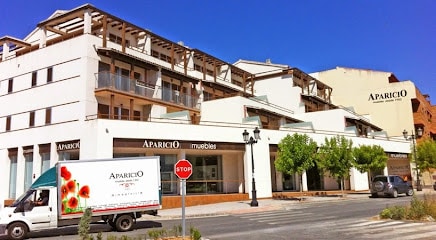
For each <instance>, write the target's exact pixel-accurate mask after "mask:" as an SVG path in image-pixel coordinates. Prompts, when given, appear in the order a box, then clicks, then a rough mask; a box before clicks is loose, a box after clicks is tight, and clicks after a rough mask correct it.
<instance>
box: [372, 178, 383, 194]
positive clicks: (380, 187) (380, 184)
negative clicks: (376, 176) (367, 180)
mask: <svg viewBox="0 0 436 240" xmlns="http://www.w3.org/2000/svg"><path fill="white" fill-rule="evenodd" d="M384 186H385V184H384V183H383V182H382V181H377V182H375V183H374V189H375V190H376V191H377V192H381V191H383V188H384Z"/></svg>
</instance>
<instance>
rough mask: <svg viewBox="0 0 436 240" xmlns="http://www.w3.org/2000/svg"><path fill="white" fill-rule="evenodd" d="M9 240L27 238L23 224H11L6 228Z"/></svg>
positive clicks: (25, 227)
mask: <svg viewBox="0 0 436 240" xmlns="http://www.w3.org/2000/svg"><path fill="white" fill-rule="evenodd" d="M8 236H9V239H13V240H22V239H25V238H26V236H27V226H26V224H24V223H20V222H16V223H12V224H11V225H9V227H8Z"/></svg>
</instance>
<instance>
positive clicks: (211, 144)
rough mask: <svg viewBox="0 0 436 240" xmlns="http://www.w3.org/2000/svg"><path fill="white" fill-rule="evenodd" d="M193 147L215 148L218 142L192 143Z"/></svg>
mask: <svg viewBox="0 0 436 240" xmlns="http://www.w3.org/2000/svg"><path fill="white" fill-rule="evenodd" d="M191 149H202V150H208V149H211V150H215V149H216V144H214V143H192V144H191Z"/></svg>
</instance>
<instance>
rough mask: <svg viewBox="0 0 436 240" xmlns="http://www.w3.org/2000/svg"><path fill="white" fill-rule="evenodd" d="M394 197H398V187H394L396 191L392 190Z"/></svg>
mask: <svg viewBox="0 0 436 240" xmlns="http://www.w3.org/2000/svg"><path fill="white" fill-rule="evenodd" d="M392 197H393V198H397V197H398V191H397V189H394V191H393V192H392Z"/></svg>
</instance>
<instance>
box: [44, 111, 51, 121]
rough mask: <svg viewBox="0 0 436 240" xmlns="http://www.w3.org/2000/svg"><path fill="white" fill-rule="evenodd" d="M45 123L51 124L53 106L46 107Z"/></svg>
mask: <svg viewBox="0 0 436 240" xmlns="http://www.w3.org/2000/svg"><path fill="white" fill-rule="evenodd" d="M45 124H46V125H48V124H51V108H46V109H45Z"/></svg>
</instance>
